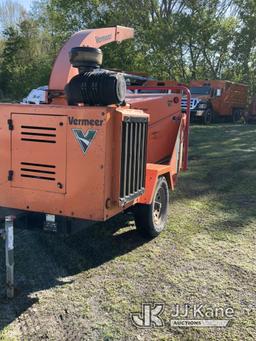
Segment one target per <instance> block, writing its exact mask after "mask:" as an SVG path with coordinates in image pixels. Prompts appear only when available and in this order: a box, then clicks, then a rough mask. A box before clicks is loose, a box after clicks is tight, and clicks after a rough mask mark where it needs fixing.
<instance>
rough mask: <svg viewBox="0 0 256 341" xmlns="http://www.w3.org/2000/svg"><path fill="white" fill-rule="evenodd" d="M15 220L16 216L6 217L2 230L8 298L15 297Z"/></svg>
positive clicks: (0, 233) (0, 232)
mask: <svg viewBox="0 0 256 341" xmlns="http://www.w3.org/2000/svg"><path fill="white" fill-rule="evenodd" d="M14 220H15V217H14V216H7V217H5V228H4V229H3V230H1V231H0V235H1V237H2V238H3V239H5V262H6V288H7V291H6V294H7V298H13V297H14V233H13V232H14V231H13V224H14Z"/></svg>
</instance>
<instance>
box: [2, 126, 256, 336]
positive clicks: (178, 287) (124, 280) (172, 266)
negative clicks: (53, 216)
mask: <svg viewBox="0 0 256 341" xmlns="http://www.w3.org/2000/svg"><path fill="white" fill-rule="evenodd" d="M189 158H190V161H189V171H188V172H187V173H184V174H183V175H182V176H181V177H180V178H179V184H178V187H177V189H176V191H175V192H174V193H172V194H171V204H170V218H169V223H168V229H167V230H166V231H165V232H164V233H163V234H162V235H161V236H160V237H158V238H156V239H155V240H152V241H147V240H146V239H144V238H142V237H141V236H140V235H139V234H138V233H137V232H136V230H135V228H134V224H133V221H129V219H128V218H127V217H125V216H124V217H118V218H116V219H113V220H111V221H110V222H108V223H107V224H100V225H98V226H94V227H92V228H90V229H89V230H87V231H83V232H82V233H79V234H77V235H74V236H72V237H70V238H69V239H67V240H64V239H58V238H55V237H53V236H51V235H48V234H44V233H38V232H31V231H20V230H19V231H16V239H15V241H16V243H15V247H16V250H15V252H16V254H15V257H16V287H17V296H16V298H15V299H14V300H13V301H11V302H7V301H6V300H5V299H4V276H3V274H4V247H3V242H2V241H1V243H0V265H1V268H0V273H1V277H0V284H1V300H0V328H1V330H2V334H0V335H1V336H0V340H35V341H38V340H57V341H59V340H70V341H71V340H74V341H75V340H102V341H110V340H129V341H130V340H139V341H142V340H145V341H149V340H157V341H158V340H159V341H160V340H175V341H176V340H177V341H180V340H184V341H185V340H186V341H190V340H200V341H201V340H203V341H205V340H222V341H223V340H230V341H236V340H237V341H238V340H239V341H240V340H243V341H248V340H256V327H255V320H256V234H255V232H256V209H255V206H256V172H255V170H256V126H252V125H251V126H248V125H231V124H225V125H224V124H223V125H212V126H193V127H192V128H191V139H190V152H189ZM143 302H144V303H147V302H158V303H159V302H160V303H164V304H165V310H164V312H163V313H162V315H161V317H162V319H163V321H164V323H165V325H164V327H162V328H151V329H137V328H136V327H134V326H133V325H132V323H131V321H130V318H129V314H130V313H132V312H140V310H141V304H142V303H143ZM174 304H180V305H184V304H190V305H192V306H193V305H194V304H203V305H204V307H205V308H208V307H222V308H228V307H229V308H232V309H233V310H234V317H233V318H232V323H231V325H230V326H229V327H226V328H216V327H215V328H213V327H212V328H200V327H198V328H182V327H171V325H170V320H171V312H172V311H173V305H174Z"/></svg>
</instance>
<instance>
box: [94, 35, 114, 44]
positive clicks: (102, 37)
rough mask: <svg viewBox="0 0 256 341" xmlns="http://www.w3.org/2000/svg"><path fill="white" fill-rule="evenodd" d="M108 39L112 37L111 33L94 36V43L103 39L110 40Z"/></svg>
mask: <svg viewBox="0 0 256 341" xmlns="http://www.w3.org/2000/svg"><path fill="white" fill-rule="evenodd" d="M110 39H112V34H106V35H105V36H101V37H95V40H96V43H101V42H103V41H105V40H110Z"/></svg>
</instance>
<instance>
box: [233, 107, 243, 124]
mask: <svg viewBox="0 0 256 341" xmlns="http://www.w3.org/2000/svg"><path fill="white" fill-rule="evenodd" d="M240 119H241V111H240V109H234V110H233V113H232V120H233V123H236V122H238V121H239V120H240Z"/></svg>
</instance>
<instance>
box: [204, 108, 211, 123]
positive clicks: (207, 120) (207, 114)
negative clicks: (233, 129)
mask: <svg viewBox="0 0 256 341" xmlns="http://www.w3.org/2000/svg"><path fill="white" fill-rule="evenodd" d="M211 120H212V113H211V112H210V111H208V112H207V113H206V120H205V121H206V123H211Z"/></svg>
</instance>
